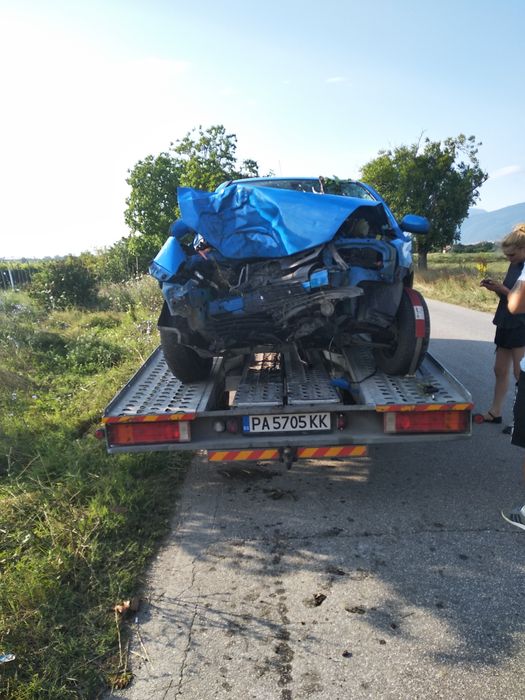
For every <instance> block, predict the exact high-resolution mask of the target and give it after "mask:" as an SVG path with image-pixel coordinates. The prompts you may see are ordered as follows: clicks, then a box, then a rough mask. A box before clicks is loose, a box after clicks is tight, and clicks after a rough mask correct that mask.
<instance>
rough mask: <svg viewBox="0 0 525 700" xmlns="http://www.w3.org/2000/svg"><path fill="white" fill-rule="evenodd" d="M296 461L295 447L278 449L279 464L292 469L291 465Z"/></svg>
mask: <svg viewBox="0 0 525 700" xmlns="http://www.w3.org/2000/svg"><path fill="white" fill-rule="evenodd" d="M296 461H297V450H296V448H295V447H280V448H279V462H284V463H285V464H286V468H287V469H291V468H292V464H293V463H294V462H296Z"/></svg>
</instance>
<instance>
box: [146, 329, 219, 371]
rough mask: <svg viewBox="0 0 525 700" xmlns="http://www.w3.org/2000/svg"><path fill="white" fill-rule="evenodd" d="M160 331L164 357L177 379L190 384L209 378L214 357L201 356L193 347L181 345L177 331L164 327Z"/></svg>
mask: <svg viewBox="0 0 525 700" xmlns="http://www.w3.org/2000/svg"><path fill="white" fill-rule="evenodd" d="M159 332H160V345H161V347H162V352H163V353H164V359H165V360H166V364H167V365H168V367H169V368H170V370H171V372H172V373H173V374H174V375H175V377H177V379H179V380H180V381H181V382H183V383H189V384H192V383H193V382H202V381H204V380H205V379H208V377H209V376H210V372H211V368H212V364H213V358H212V357H201V356H200V355H199V354H198V353H196V352H195V350H193V349H192V348H190V347H188V346H187V345H181V344H180V343H179V342H178V340H177V334H176V333H173V332H170V331H168V330H163V329H162V328H160V329H159Z"/></svg>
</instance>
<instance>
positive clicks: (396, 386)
mask: <svg viewBox="0 0 525 700" xmlns="http://www.w3.org/2000/svg"><path fill="white" fill-rule="evenodd" d="M472 409H473V404H472V399H471V396H470V393H469V392H468V391H467V390H466V389H465V387H463V386H462V384H461V383H460V382H459V381H458V380H457V379H456V378H455V377H453V376H452V375H451V374H450V373H449V372H448V371H447V370H446V369H445V368H444V367H443V366H442V365H441V364H440V363H439V362H438V361H437V360H436V359H435V358H434V357H432V355H431V354H429V353H427V355H426V356H425V359H424V360H423V362H422V364H421V366H420V368H419V369H418V370H417V372H416V373H415V374H414V375H411V376H403V377H397V376H390V375H387V374H385V373H383V372H380V371H378V370H377V368H376V366H375V363H374V360H373V355H372V353H371V352H370V350H369V349H367V348H366V347H359V346H355V347H352V348H350V349H348V350H345V351H344V353H343V354H337V355H336V354H334V353H331V352H328V351H324V352H321V351H313V352H309V353H308V355H307V356H306V358H305V357H300V356H299V354H298V352H297V350H296V349H295V347H294V346H290V347H288V348H285V349H283V350H282V351H281V352H279V353H275V352H259V353H254V354H252V355H249V356H248V355H247V356H242V357H240V358H236V359H235V360H233V361H228V360H225V359H224V358H216V359H215V360H214V365H213V370H212V373H211V376H210V378H209V379H208V380H206V381H204V382H199V383H194V384H183V383H182V382H180V381H179V380H178V379H176V378H175V377H174V376H173V374H172V373H171V371H170V370H169V368H168V366H167V365H166V362H165V360H164V356H163V353H162V350H161V349H160V348H157V350H155V351H154V352H153V354H152V355H151V356H150V357H149V358H148V360H146V362H145V363H144V364H143V365H142V367H141V368H140V369H139V370H138V372H137V373H136V374H135V375H134V376H133V377H132V378H131V380H130V381H129V382H128V383H127V384H126V385H125V386H124V388H123V389H122V390H121V391H120V392H119V393H118V394H117V395H116V396H115V398H114V399H113V400H112V401H111V402H110V404H109V405H108V407H107V408H106V410H105V412H104V415H103V419H102V423H103V427H102V428H101V430H100V431H99V437H104V438H105V440H106V446H107V450H108V452H109V453H112V454H114V453H120V452H150V451H159V450H205V451H207V453H208V459H209V461H211V462H222V461H238V460H260V461H263V460H280V461H283V462H285V463H286V465H287V466H288V467H289V466H290V465H291V464H292V463H293V462H294V461H295V460H297V459H301V458H310V459H312V458H317V457H346V456H353V457H356V456H364V455H366V453H367V446H368V445H377V444H387V443H389V444H395V443H403V442H421V441H428V440H432V441H438V440H450V439H458V438H467V437H469V436H470V435H471V430H472Z"/></svg>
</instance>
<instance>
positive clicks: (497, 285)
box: [479, 277, 509, 296]
mask: <svg viewBox="0 0 525 700" xmlns="http://www.w3.org/2000/svg"><path fill="white" fill-rule="evenodd" d="M479 286H480V287H484V288H485V289H488V290H489V292H495V293H496V294H501V295H503V296H506V295H507V294H508V293H509V290H508V289H507V287H504V286H503V285H502V284H501V282H496V281H495V280H491V279H490V277H487V278H486V279H484V280H481V282H480V283H479Z"/></svg>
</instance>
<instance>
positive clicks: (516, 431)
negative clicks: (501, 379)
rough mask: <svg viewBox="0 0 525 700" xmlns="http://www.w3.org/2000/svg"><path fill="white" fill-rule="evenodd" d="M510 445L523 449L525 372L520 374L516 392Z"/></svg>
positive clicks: (524, 444) (524, 440) (524, 431)
mask: <svg viewBox="0 0 525 700" xmlns="http://www.w3.org/2000/svg"><path fill="white" fill-rule="evenodd" d="M512 444H513V445H517V446H518V447H525V372H520V378H519V380H518V391H517V393H516V400H515V401H514V428H513V429H512Z"/></svg>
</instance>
